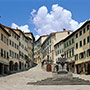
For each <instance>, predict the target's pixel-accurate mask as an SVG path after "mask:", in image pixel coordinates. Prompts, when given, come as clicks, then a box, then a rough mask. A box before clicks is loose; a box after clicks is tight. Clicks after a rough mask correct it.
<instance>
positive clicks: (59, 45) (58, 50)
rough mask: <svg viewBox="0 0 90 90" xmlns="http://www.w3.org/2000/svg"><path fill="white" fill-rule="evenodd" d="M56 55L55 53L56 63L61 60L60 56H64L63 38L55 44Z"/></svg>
mask: <svg viewBox="0 0 90 90" xmlns="http://www.w3.org/2000/svg"><path fill="white" fill-rule="evenodd" d="M54 51H55V52H54V53H55V54H54V55H55V58H54V60H55V63H56V61H58V60H59V58H62V57H63V56H64V41H63V40H61V41H59V42H58V43H56V44H55V45H54Z"/></svg>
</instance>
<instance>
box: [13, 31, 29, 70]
mask: <svg viewBox="0 0 90 90" xmlns="http://www.w3.org/2000/svg"><path fill="white" fill-rule="evenodd" d="M14 31H15V32H16V33H17V34H18V35H19V36H20V38H19V69H20V70H25V69H27V63H26V62H27V60H28V52H27V44H28V39H27V37H26V36H25V34H24V32H22V31H21V30H19V29H14Z"/></svg>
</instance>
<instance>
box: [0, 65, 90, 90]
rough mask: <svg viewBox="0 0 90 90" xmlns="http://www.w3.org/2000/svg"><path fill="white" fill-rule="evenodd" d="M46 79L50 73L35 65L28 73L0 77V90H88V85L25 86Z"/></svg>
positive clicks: (50, 75) (49, 76)
mask: <svg viewBox="0 0 90 90" xmlns="http://www.w3.org/2000/svg"><path fill="white" fill-rule="evenodd" d="M47 78H52V73H50V72H49V73H48V72H45V71H44V70H42V69H41V67H40V65H37V66H36V67H34V68H32V69H30V70H28V71H24V72H20V73H16V74H12V75H9V76H6V77H0V90H90V86H89V85H58V86H56V85H44V86H42V85H27V83H28V82H36V81H40V80H44V79H47Z"/></svg>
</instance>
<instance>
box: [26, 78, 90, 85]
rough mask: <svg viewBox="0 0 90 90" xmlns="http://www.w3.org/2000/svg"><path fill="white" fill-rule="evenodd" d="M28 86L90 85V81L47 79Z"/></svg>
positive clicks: (30, 83) (29, 83)
mask: <svg viewBox="0 0 90 90" xmlns="http://www.w3.org/2000/svg"><path fill="white" fill-rule="evenodd" d="M27 84H28V85H32V84H33V85H90V81H88V80H84V79H80V78H77V77H74V78H47V79H45V80H41V81H37V82H28V83H27Z"/></svg>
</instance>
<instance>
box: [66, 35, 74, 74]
mask: <svg viewBox="0 0 90 90" xmlns="http://www.w3.org/2000/svg"><path fill="white" fill-rule="evenodd" d="M74 47H75V38H74V33H72V34H71V35H69V36H68V37H66V38H65V39H64V56H65V58H66V59H67V62H68V67H67V69H68V70H69V71H72V72H74V71H75V66H74V64H75V59H74Z"/></svg>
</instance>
